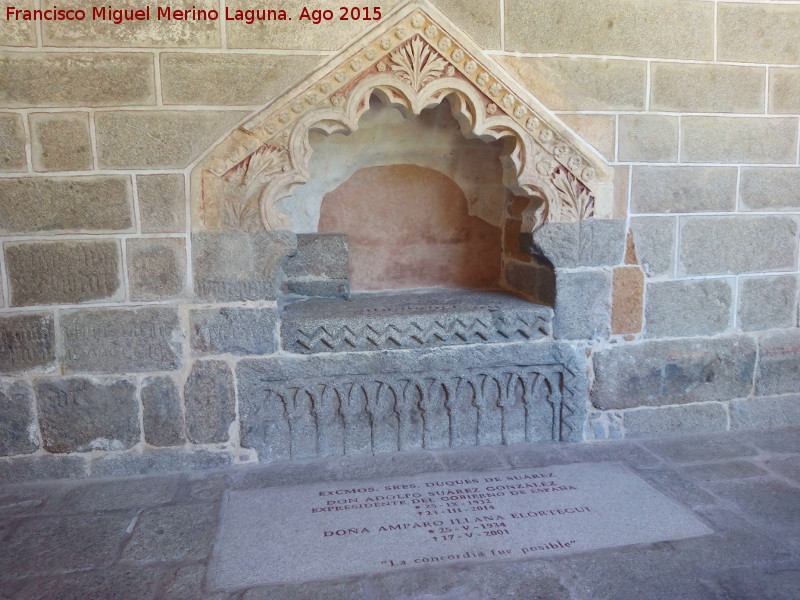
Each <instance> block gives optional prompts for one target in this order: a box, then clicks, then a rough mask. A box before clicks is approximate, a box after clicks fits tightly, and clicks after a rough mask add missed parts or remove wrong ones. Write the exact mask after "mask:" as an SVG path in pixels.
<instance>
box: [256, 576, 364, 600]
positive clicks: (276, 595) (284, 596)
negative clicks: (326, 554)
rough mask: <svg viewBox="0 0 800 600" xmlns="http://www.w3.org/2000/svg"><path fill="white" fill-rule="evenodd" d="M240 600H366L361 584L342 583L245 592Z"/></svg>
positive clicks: (265, 588)
mask: <svg viewBox="0 0 800 600" xmlns="http://www.w3.org/2000/svg"><path fill="white" fill-rule="evenodd" d="M242 600H367V599H366V597H365V596H364V592H363V589H362V587H361V583H359V582H358V581H355V580H353V581H344V582H335V583H312V584H306V585H298V586H270V587H258V588H252V589H249V590H247V591H246V592H245V593H244V594H243V595H242Z"/></svg>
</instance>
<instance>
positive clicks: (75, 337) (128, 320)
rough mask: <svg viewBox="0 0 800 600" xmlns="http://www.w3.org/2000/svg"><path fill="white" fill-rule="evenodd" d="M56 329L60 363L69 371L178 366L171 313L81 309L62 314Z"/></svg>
mask: <svg viewBox="0 0 800 600" xmlns="http://www.w3.org/2000/svg"><path fill="white" fill-rule="evenodd" d="M61 327H62V331H63V333H64V343H65V348H66V353H65V359H64V364H65V367H66V368H67V369H68V370H70V371H73V372H91V373H135V372H142V371H167V370H173V369H177V368H179V367H180V365H181V359H180V342H179V341H177V337H178V332H179V330H180V326H179V323H178V316H177V313H176V312H175V311H174V310H173V309H167V308H142V309H98V310H82V311H76V312H72V313H67V314H65V315H64V316H63V318H62V326H61Z"/></svg>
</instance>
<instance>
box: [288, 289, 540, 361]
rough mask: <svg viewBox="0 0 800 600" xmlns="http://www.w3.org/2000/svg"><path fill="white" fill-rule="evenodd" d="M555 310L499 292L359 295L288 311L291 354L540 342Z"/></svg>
mask: <svg viewBox="0 0 800 600" xmlns="http://www.w3.org/2000/svg"><path fill="white" fill-rule="evenodd" d="M551 320H552V311H551V309H549V308H547V307H544V306H540V305H537V304H533V303H532V302H528V301H526V300H522V299H519V298H516V297H514V296H511V295H508V294H501V293H495V292H460V293H459V292H438V293H428V294H392V295H374V294H366V295H357V296H353V297H352V298H351V299H349V300H306V301H301V302H295V303H293V304H290V305H288V306H287V307H286V308H285V309H284V313H283V318H282V322H281V339H282V345H283V348H284V349H285V350H288V351H290V352H298V353H301V354H309V353H316V352H351V351H354V350H355V351H369V350H373V351H376V350H398V349H413V348H422V347H431V346H450V345H462V344H473V343H487V342H509V341H512V342H513V341H526V340H536V339H540V338H542V337H545V336H547V335H549V333H550V330H551V324H550V323H551Z"/></svg>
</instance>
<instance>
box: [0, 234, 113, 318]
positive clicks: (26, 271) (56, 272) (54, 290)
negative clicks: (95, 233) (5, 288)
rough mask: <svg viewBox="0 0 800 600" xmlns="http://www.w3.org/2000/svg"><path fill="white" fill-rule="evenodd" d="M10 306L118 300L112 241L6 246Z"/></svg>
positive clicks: (33, 243) (28, 243)
mask: <svg viewBox="0 0 800 600" xmlns="http://www.w3.org/2000/svg"><path fill="white" fill-rule="evenodd" d="M5 248H6V267H7V269H8V279H9V282H10V288H11V290H10V294H9V295H10V296H11V299H10V302H11V306H32V305H39V304H73V303H79V302H87V301H89V300H104V299H107V300H110V301H113V300H121V299H122V297H121V296H122V294H121V292H122V290H121V289H120V288H121V286H120V273H119V245H118V243H117V242H112V241H97V242H94V241H91V242H23V243H18V244H6V247H5Z"/></svg>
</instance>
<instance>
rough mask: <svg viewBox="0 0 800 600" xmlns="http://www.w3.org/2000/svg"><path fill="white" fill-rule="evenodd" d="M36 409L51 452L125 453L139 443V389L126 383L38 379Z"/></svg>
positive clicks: (47, 447) (94, 380) (118, 380)
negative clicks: (102, 451) (96, 451)
mask: <svg viewBox="0 0 800 600" xmlns="http://www.w3.org/2000/svg"><path fill="white" fill-rule="evenodd" d="M35 388H36V403H37V406H38V414H39V428H40V429H41V431H42V438H43V442H44V447H45V449H46V450H48V451H49V452H85V451H89V450H123V449H125V448H130V447H131V446H133V445H134V444H136V443H137V442H138V441H139V406H138V404H137V402H136V397H135V394H136V386H135V384H134V382H133V381H131V380H125V379H83V378H69V379H55V378H53V379H37V380H36V383H35Z"/></svg>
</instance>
